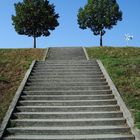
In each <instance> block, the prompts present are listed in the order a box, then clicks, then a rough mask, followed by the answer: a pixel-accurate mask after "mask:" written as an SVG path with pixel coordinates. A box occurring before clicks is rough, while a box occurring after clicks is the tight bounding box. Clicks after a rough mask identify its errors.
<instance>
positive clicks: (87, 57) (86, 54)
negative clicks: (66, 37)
mask: <svg viewBox="0 0 140 140" xmlns="http://www.w3.org/2000/svg"><path fill="white" fill-rule="evenodd" d="M82 48H83V51H84V53H85V56H86V59H87V60H89V56H88V53H87V51H86V49H85V47H82Z"/></svg>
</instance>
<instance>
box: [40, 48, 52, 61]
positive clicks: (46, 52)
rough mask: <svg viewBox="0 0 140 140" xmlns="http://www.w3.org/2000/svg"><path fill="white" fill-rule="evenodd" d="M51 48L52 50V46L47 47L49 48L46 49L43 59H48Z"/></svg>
mask: <svg viewBox="0 0 140 140" xmlns="http://www.w3.org/2000/svg"><path fill="white" fill-rule="evenodd" d="M49 50H50V48H47V49H46V51H45V53H44V57H43V59H42V61H45V60H46V58H47V54H48V52H49Z"/></svg>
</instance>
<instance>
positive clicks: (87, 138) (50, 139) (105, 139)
mask: <svg viewBox="0 0 140 140" xmlns="http://www.w3.org/2000/svg"><path fill="white" fill-rule="evenodd" d="M3 140H135V138H134V136H132V135H129V134H127V135H126V134H100V135H93V134H92V135H82V134H81V135H11V136H8V137H5V138H3Z"/></svg>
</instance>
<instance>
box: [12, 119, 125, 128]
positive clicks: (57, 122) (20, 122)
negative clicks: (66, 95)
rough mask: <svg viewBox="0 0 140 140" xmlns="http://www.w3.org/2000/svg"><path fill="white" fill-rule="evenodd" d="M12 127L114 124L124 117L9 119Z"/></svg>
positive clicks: (123, 122)
mask: <svg viewBox="0 0 140 140" xmlns="http://www.w3.org/2000/svg"><path fill="white" fill-rule="evenodd" d="M10 124H11V126H14V127H20V126H22V127H33V126H36V127H37V126H38V127H41V126H42V127H45V126H48V127H51V126H66V127H67V126H101V125H105V126H110V125H111V126H115V125H125V124H126V121H125V119H124V118H105V119H104V118H102V119H98V118H97V119H63V120H62V119H47V120H46V119H16V120H11V121H10Z"/></svg>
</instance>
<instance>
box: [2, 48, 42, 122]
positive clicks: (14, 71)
mask: <svg viewBox="0 0 140 140" xmlns="http://www.w3.org/2000/svg"><path fill="white" fill-rule="evenodd" d="M43 55H44V50H43V49H0V123H1V122H2V119H3V117H4V116H5V113H6V111H7V109H8V107H9V104H10V102H11V100H12V99H13V96H14V95H15V92H16V90H17V88H18V87H19V84H20V82H21V81H22V79H23V77H24V75H25V73H26V71H27V69H28V68H29V66H30V64H31V62H32V61H33V60H41V59H43Z"/></svg>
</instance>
